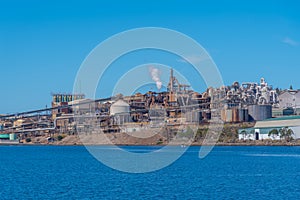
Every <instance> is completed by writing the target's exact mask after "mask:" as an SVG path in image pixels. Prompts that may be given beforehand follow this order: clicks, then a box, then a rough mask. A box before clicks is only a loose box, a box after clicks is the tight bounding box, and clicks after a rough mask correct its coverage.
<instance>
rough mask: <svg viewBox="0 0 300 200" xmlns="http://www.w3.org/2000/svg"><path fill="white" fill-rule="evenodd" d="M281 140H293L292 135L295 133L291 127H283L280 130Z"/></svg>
mask: <svg viewBox="0 0 300 200" xmlns="http://www.w3.org/2000/svg"><path fill="white" fill-rule="evenodd" d="M279 133H280V139H281V138H284V139H285V140H286V141H288V142H289V141H291V140H292V139H293V137H292V135H294V131H293V130H292V129H290V128H289V127H283V128H281V129H280V130H279Z"/></svg>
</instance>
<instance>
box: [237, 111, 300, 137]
mask: <svg viewBox="0 0 300 200" xmlns="http://www.w3.org/2000/svg"><path fill="white" fill-rule="evenodd" d="M285 127H287V128H288V129H291V130H292V131H293V132H294V134H293V135H292V138H294V139H299V138H300V116H289V117H282V118H273V119H268V120H264V121H258V122H256V124H255V126H254V127H253V128H247V129H240V130H239V139H240V140H264V139H272V140H280V139H281V138H280V135H277V136H275V135H269V133H270V131H272V130H274V129H276V130H278V131H279V130H280V129H281V128H285Z"/></svg>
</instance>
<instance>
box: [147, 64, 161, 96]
mask: <svg viewBox="0 0 300 200" xmlns="http://www.w3.org/2000/svg"><path fill="white" fill-rule="evenodd" d="M149 72H150V75H151V78H152V80H153V81H155V83H156V87H157V89H158V90H160V89H161V86H162V82H161V80H160V78H159V74H160V71H159V69H157V68H155V67H149Z"/></svg>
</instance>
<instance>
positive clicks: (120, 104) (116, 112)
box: [110, 99, 130, 125]
mask: <svg viewBox="0 0 300 200" xmlns="http://www.w3.org/2000/svg"><path fill="white" fill-rule="evenodd" d="M110 115H111V116H113V119H114V124H117V125H120V124H124V123H126V122H129V121H130V106H129V104H128V103H126V102H125V101H123V100H122V99H119V100H118V101H116V102H115V103H113V104H112V105H111V107H110Z"/></svg>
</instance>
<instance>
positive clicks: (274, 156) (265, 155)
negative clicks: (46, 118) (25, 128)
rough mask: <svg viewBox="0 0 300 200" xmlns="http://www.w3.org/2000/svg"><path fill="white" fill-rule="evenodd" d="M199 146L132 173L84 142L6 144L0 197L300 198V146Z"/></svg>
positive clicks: (0, 159) (0, 152) (0, 157)
mask: <svg viewBox="0 0 300 200" xmlns="http://www.w3.org/2000/svg"><path fill="white" fill-rule="evenodd" d="M105 148H109V147H105ZM124 148H125V149H126V148H129V149H131V151H132V150H136V151H151V150H153V149H155V148H156V147H124ZM111 151H114V149H113V148H111ZM198 151H199V147H190V148H189V149H188V150H187V152H186V153H185V154H184V155H183V156H182V157H181V158H180V159H179V160H177V161H176V162H175V163H173V164H172V165H170V166H168V167H167V168H164V169H162V170H160V171H156V172H152V173H146V174H129V173H123V172H119V171H116V170H113V169H110V168H108V167H106V166H104V165H103V164H101V163H100V162H99V161H97V160H96V159H94V158H93V157H92V156H91V155H90V154H89V153H88V152H87V151H86V149H85V148H84V147H81V146H0V180H1V182H0V199H245V198H246V199H287V198H288V199H299V198H300V147H215V148H214V150H213V152H211V153H210V154H209V155H208V156H207V157H206V158H205V159H199V158H198Z"/></svg>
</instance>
